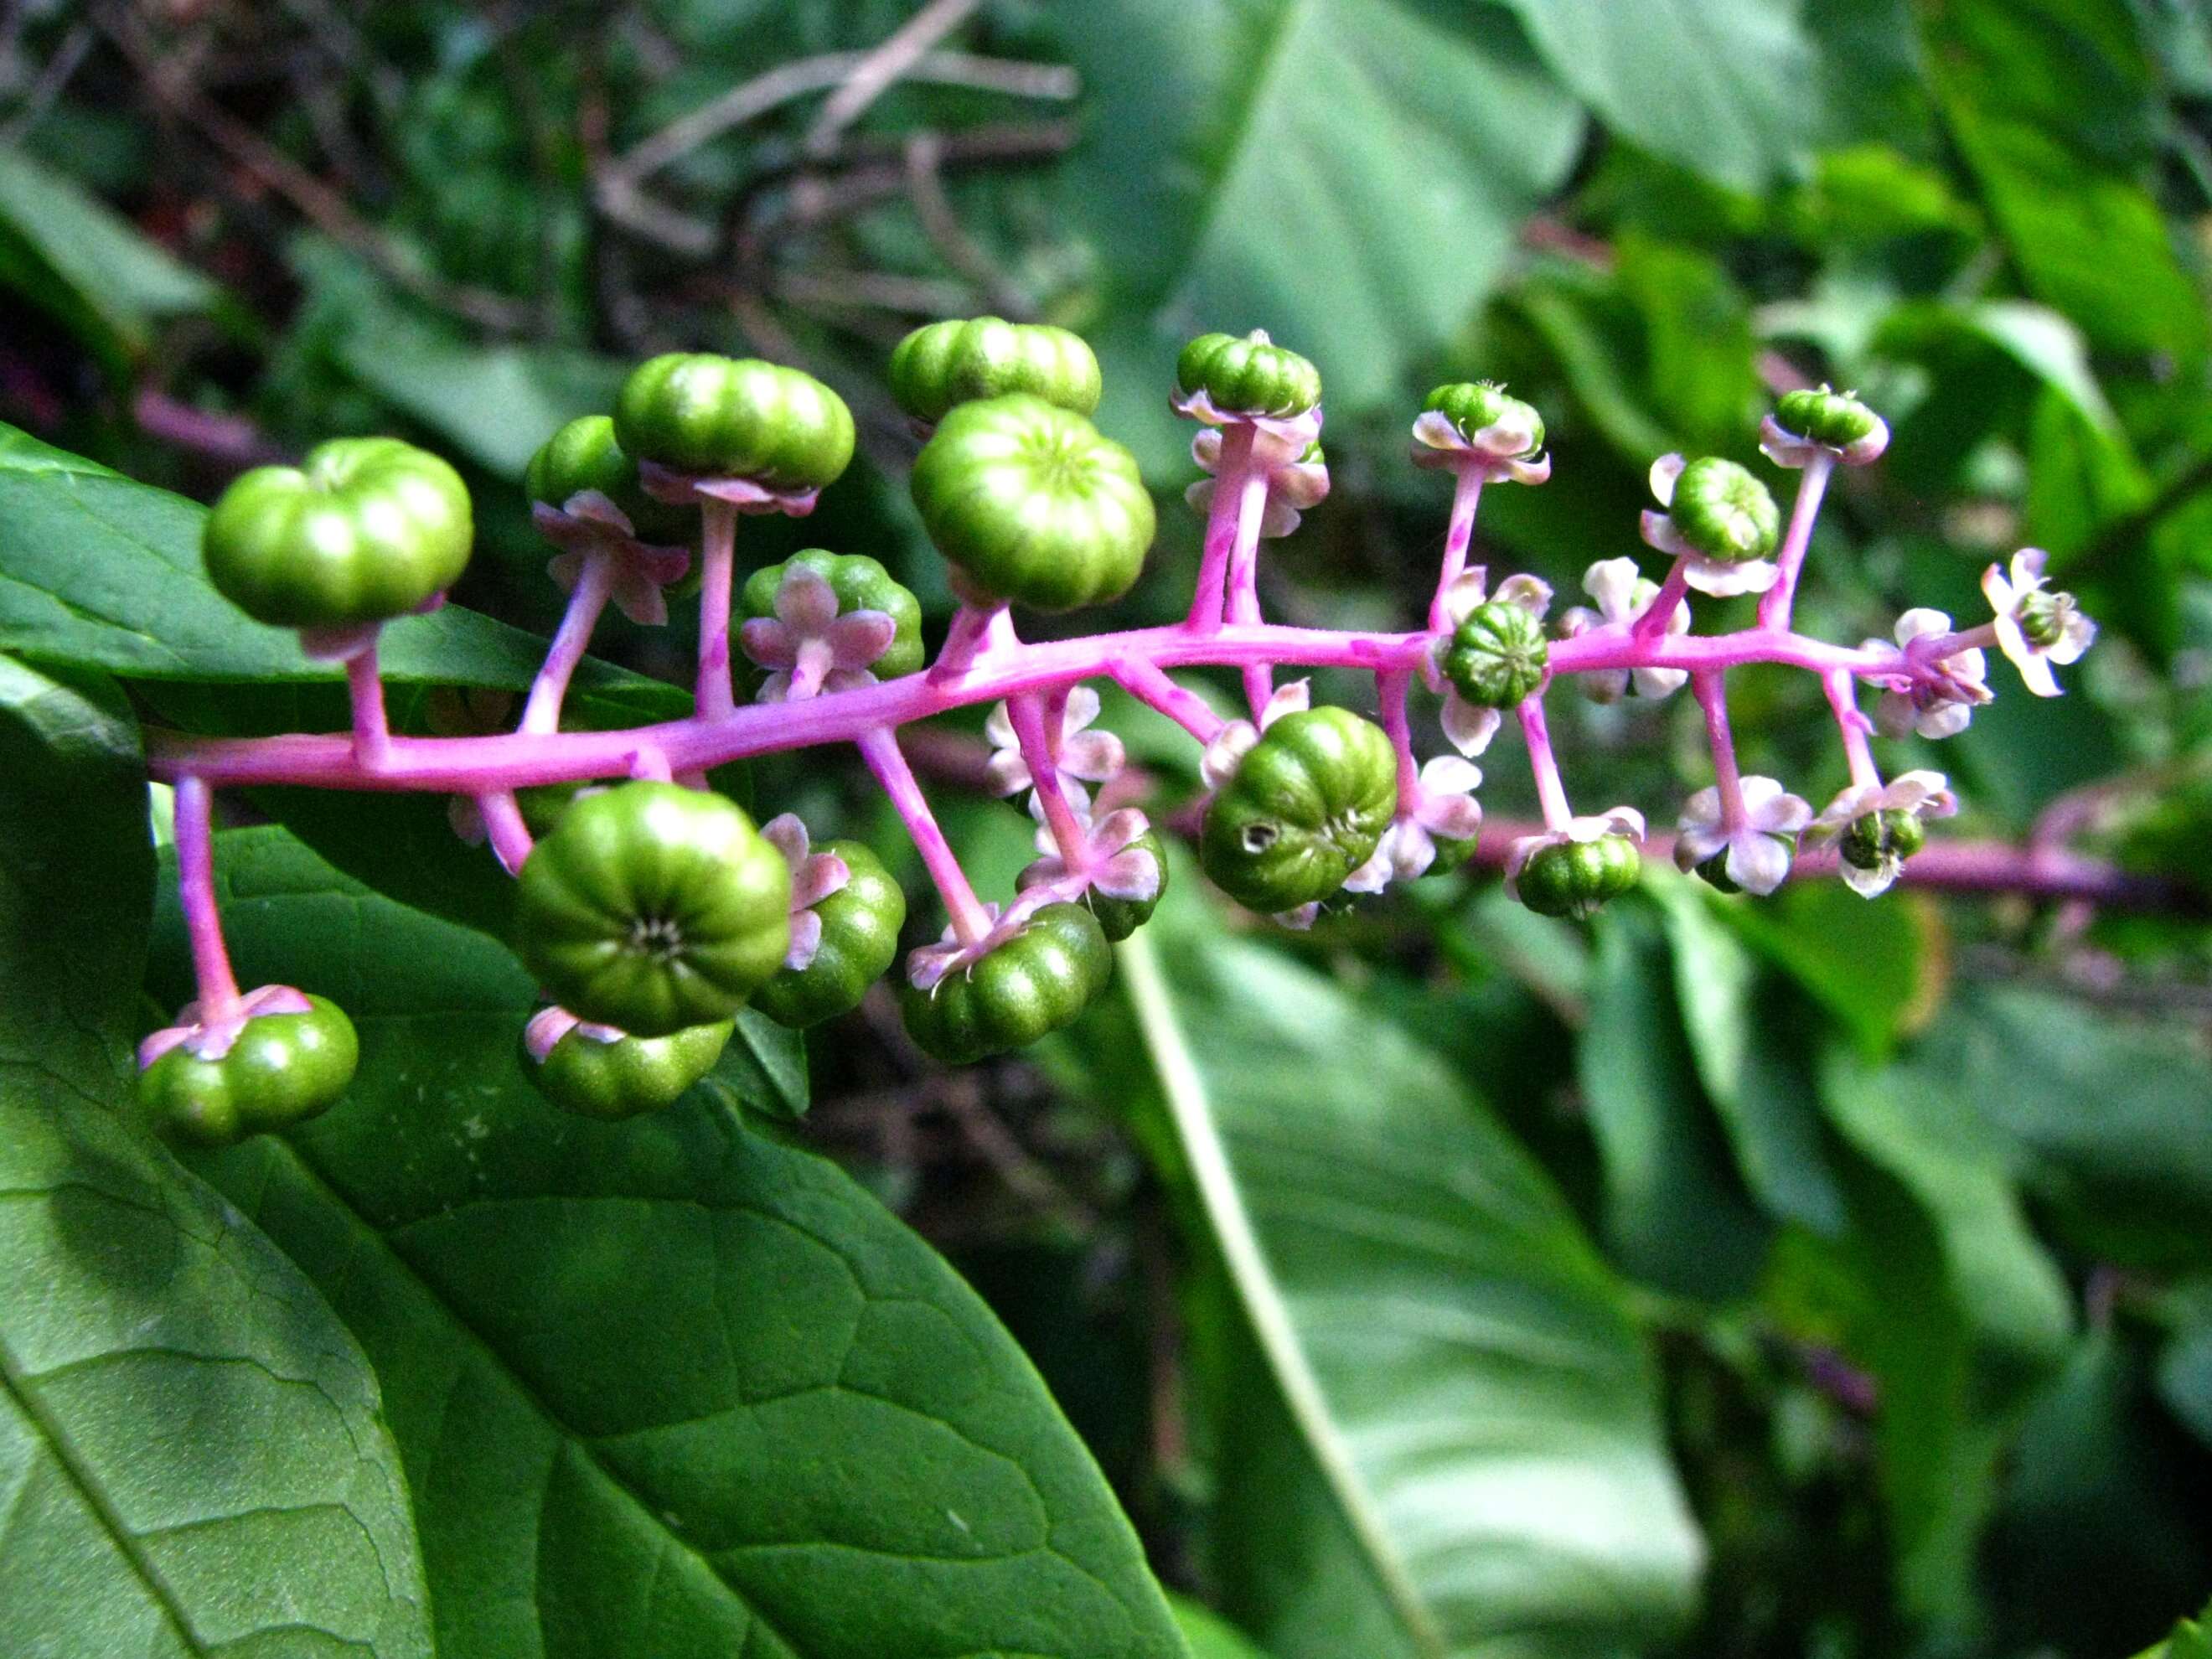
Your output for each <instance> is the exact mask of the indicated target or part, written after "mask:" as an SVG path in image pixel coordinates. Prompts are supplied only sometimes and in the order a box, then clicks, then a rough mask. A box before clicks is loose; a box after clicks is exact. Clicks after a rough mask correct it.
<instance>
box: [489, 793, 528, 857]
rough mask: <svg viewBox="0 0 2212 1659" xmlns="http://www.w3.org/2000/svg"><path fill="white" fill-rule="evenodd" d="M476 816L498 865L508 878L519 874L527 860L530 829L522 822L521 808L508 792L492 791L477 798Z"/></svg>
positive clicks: (512, 794)
mask: <svg viewBox="0 0 2212 1659" xmlns="http://www.w3.org/2000/svg"><path fill="white" fill-rule="evenodd" d="M477 816H478V817H481V818H483V826H484V835H485V836H486V838H487V839H489V841H490V842H491V850H492V854H493V855H494V856H495V857H496V858H497V859H498V860H499V862H500V866H501V868H502V869H504V870H505V871H506V872H507V874H508V875H510V876H519V875H520V874H521V873H522V866H524V865H525V864H526V863H527V862H528V861H529V859H530V848H531V841H530V827H529V825H527V824H526V823H523V821H522V808H521V807H520V806H519V805H516V803H515V799H514V792H513V790H511V789H495V790H493V791H492V792H491V793H489V794H486V795H478V796H477Z"/></svg>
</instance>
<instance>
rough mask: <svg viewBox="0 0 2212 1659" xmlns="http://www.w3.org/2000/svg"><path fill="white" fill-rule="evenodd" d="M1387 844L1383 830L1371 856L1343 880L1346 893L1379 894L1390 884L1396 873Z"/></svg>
mask: <svg viewBox="0 0 2212 1659" xmlns="http://www.w3.org/2000/svg"><path fill="white" fill-rule="evenodd" d="M1393 827H1394V828H1395V826H1393ZM1389 843H1390V833H1389V830H1385V831H1384V832H1383V839H1382V840H1381V841H1379V842H1376V845H1375V852H1374V854H1373V856H1371V857H1370V858H1369V860H1367V862H1366V863H1364V864H1363V865H1361V866H1359V867H1358V869H1357V870H1354V871H1353V872H1352V873H1351V874H1350V875H1348V876H1346V878H1344V890H1345V891H1346V892H1347V893H1379V892H1381V891H1382V890H1383V889H1384V888H1386V887H1388V886H1389V884H1390V878H1391V877H1392V876H1394V875H1395V874H1396V873H1397V872H1396V870H1395V868H1394V867H1393V866H1392V865H1391V862H1390V845H1389ZM1308 926H1311V924H1310V923H1309V924H1308Z"/></svg>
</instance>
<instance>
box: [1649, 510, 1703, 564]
mask: <svg viewBox="0 0 2212 1659" xmlns="http://www.w3.org/2000/svg"><path fill="white" fill-rule="evenodd" d="M1636 532H1637V534H1638V535H1639V536H1641V537H1643V538H1644V545H1645V546H1646V547H1656V548H1657V549H1658V550H1660V551H1661V552H1662V553H1671V554H1673V555H1674V556H1675V557H1676V558H1678V559H1683V558H1692V557H1695V556H1697V549H1695V548H1693V547H1692V546H1691V545H1690V544H1689V543H1687V542H1686V541H1684V540H1683V539H1682V538H1681V536H1680V534H1679V533H1678V532H1676V531H1675V528H1674V520H1672V519H1670V518H1668V516H1667V515H1666V514H1665V513H1654V512H1653V511H1652V510H1651V509H1650V507H1645V508H1644V512H1643V514H1642V516H1641V517H1639V518H1638V520H1637V521H1636Z"/></svg>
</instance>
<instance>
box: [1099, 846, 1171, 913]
mask: <svg viewBox="0 0 2212 1659" xmlns="http://www.w3.org/2000/svg"><path fill="white" fill-rule="evenodd" d="M1091 885H1092V886H1093V887H1095V888H1097V890H1099V891H1100V892H1102V893H1103V894H1105V895H1106V896H1107V897H1108V898H1115V899H1123V900H1126V901H1127V902H1131V903H1135V904H1142V903H1145V902H1147V901H1149V900H1151V899H1154V898H1157V897H1158V896H1159V891H1160V861H1159V860H1158V859H1157V858H1155V857H1154V856H1153V855H1152V848H1149V847H1132V848H1126V849H1124V850H1123V851H1121V852H1119V853H1116V854H1114V856H1113V857H1112V858H1110V859H1108V860H1106V862H1105V863H1103V864H1102V865H1100V866H1098V869H1097V873H1096V874H1095V875H1093V876H1092V877H1091Z"/></svg>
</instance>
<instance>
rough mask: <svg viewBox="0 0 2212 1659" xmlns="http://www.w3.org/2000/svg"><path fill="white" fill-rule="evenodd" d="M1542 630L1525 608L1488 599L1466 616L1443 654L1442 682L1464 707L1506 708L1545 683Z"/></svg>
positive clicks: (1520, 700) (1503, 601) (1523, 698)
mask: <svg viewBox="0 0 2212 1659" xmlns="http://www.w3.org/2000/svg"><path fill="white" fill-rule="evenodd" d="M1549 655H1550V652H1549V648H1548V647H1547V646H1546V644H1545V642H1544V624H1543V623H1541V622H1540V621H1538V620H1537V618H1536V617H1535V615H1534V613H1533V612H1531V611H1529V610H1528V608H1527V607H1526V606H1525V605H1515V604H1513V603H1512V602H1511V601H1510V600H1506V599H1492V600H1490V601H1489V602H1488V603H1487V604H1484V605H1477V606H1475V607H1474V610H1472V611H1468V614H1467V615H1466V617H1464V618H1462V621H1461V623H1460V625H1459V626H1458V627H1457V628H1456V629H1454V630H1453V631H1452V638H1451V643H1450V644H1449V646H1447V647H1445V648H1444V653H1443V664H1442V666H1443V671H1444V677H1445V678H1447V679H1449V680H1450V681H1451V683H1452V684H1453V685H1454V686H1455V687H1457V688H1458V690H1459V694H1460V696H1462V697H1465V698H1466V699H1467V700H1468V702H1471V703H1474V704H1476V705H1478V706H1479V707H1481V708H1512V707H1513V706H1514V705H1515V704H1516V703H1519V702H1523V701H1525V700H1526V699H1527V698H1528V697H1530V696H1534V693H1535V691H1536V689H1537V688H1538V687H1539V686H1541V684H1543V683H1544V665H1545V663H1546V662H1547V660H1548V658H1549Z"/></svg>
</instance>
